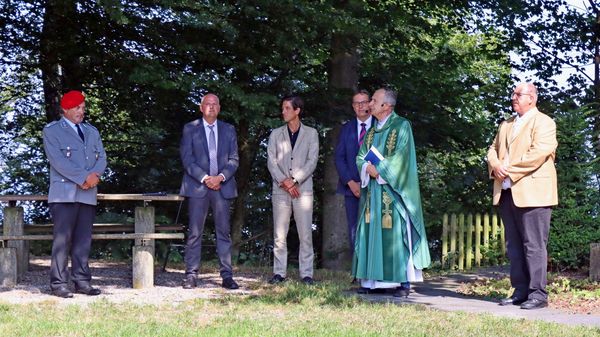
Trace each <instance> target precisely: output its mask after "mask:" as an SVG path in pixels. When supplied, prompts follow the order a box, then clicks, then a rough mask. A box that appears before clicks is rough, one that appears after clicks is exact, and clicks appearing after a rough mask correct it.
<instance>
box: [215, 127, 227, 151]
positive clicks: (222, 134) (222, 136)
mask: <svg viewBox="0 0 600 337" xmlns="http://www.w3.org/2000/svg"><path fill="white" fill-rule="evenodd" d="M217 130H218V133H219V138H218V139H217V158H219V157H220V154H221V152H222V151H224V150H225V140H226V138H227V134H226V132H227V131H226V129H225V124H223V123H221V122H219V121H218V120H217Z"/></svg>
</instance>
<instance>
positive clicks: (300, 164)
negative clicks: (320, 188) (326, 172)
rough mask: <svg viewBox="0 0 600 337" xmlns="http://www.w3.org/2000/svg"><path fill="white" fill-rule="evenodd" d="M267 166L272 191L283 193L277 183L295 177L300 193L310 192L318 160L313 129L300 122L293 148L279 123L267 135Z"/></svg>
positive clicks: (316, 136)
mask: <svg viewBox="0 0 600 337" xmlns="http://www.w3.org/2000/svg"><path fill="white" fill-rule="evenodd" d="M267 154H268V157H267V167H268V168H269V172H270V173H271V177H272V178H273V194H285V193H287V192H286V191H285V190H283V189H282V188H280V187H279V184H280V183H281V182H282V181H284V180H285V179H286V178H291V177H293V178H294V179H296V180H297V181H298V184H299V185H300V186H299V190H300V193H301V194H312V193H313V181H312V175H313V172H314V171H315V168H316V167H317V161H318V160H319V136H318V134H317V130H315V129H314V128H311V127H309V126H306V125H304V124H302V123H301V125H300V133H299V134H298V138H297V139H296V144H295V145H294V150H293V151H292V143H291V141H290V136H289V134H288V130H287V124H286V125H284V126H281V127H279V128H277V129H275V130H273V132H271V135H270V136H269V144H268V146H267Z"/></svg>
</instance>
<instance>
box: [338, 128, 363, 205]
mask: <svg viewBox="0 0 600 337" xmlns="http://www.w3.org/2000/svg"><path fill="white" fill-rule="evenodd" d="M357 128H358V122H357V120H356V118H352V119H351V120H349V121H348V122H346V123H344V125H342V130H341V131H340V136H339V138H338V142H337V145H336V147H335V168H336V169H337V172H338V177H339V180H338V186H337V192H338V193H340V194H344V195H347V196H353V195H354V194H352V191H351V190H350V187H348V182H349V181H350V180H354V181H360V175H359V172H358V168H357V167H356V155H357V154H358V149H359V146H358V134H357Z"/></svg>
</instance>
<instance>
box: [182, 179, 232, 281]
mask: <svg viewBox="0 0 600 337" xmlns="http://www.w3.org/2000/svg"><path fill="white" fill-rule="evenodd" d="M229 204H230V200H229V199H225V198H223V196H222V195H221V192H219V191H213V190H209V191H208V193H207V194H206V196H205V197H203V198H193V197H190V198H188V205H189V214H190V223H189V229H188V238H187V245H186V247H185V273H186V275H197V274H198V271H199V270H200V260H201V253H202V233H204V223H205V222H206V216H207V215H208V209H209V207H210V209H212V212H213V218H214V223H215V232H216V233H217V255H218V256H219V265H220V273H221V277H222V278H224V279H225V278H228V277H232V276H233V272H232V268H231V236H230V234H231V225H230V223H229Z"/></svg>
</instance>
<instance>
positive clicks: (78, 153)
mask: <svg viewBox="0 0 600 337" xmlns="http://www.w3.org/2000/svg"><path fill="white" fill-rule="evenodd" d="M80 127H81V131H82V132H83V135H84V138H85V142H84V141H82V140H81V138H79V135H77V133H76V132H75V130H73V128H72V127H71V126H70V125H69V124H67V122H66V120H65V118H64V117H62V118H61V119H60V120H58V121H54V122H51V123H49V124H47V125H46V127H44V130H43V132H42V133H43V138H44V151H45V152H46V157H47V158H48V161H49V162H50V191H49V192H48V202H49V203H56V202H80V203H84V204H88V205H96V195H97V193H98V188H97V187H94V188H90V189H87V190H82V189H81V188H80V187H79V185H82V184H83V183H84V182H85V179H86V178H87V176H88V175H89V174H90V173H92V172H95V173H98V174H99V175H102V174H103V173H104V170H105V169H106V152H105V151H104V147H103V146H102V140H101V139H100V133H99V132H98V130H97V129H96V128H95V127H93V126H92V125H90V124H88V123H81V124H80Z"/></svg>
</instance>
